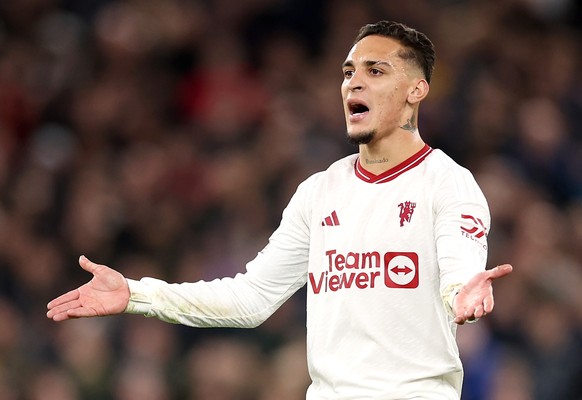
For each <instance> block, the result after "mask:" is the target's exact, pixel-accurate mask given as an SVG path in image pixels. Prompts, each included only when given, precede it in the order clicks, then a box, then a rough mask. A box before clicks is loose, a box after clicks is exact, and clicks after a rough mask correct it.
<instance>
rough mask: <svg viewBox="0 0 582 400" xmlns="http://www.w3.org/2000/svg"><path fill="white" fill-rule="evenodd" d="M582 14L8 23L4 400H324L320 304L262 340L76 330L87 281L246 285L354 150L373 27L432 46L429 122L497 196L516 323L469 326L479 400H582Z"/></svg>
mask: <svg viewBox="0 0 582 400" xmlns="http://www.w3.org/2000/svg"><path fill="white" fill-rule="evenodd" d="M579 3H580V2H575V1H572V0H560V1H549V0H546V1H544V0H504V1H498V2H490V1H486V0H479V1H470V2H469V1H451V0H413V1H412V0H411V1H408V2H386V1H380V0H367V1H361V2H350V1H335V2H332V1H329V0H328V1H325V0H318V1H305V0H304V1H289V0H245V1H240V2H228V1H224V0H210V1H197V0H192V1H183V0H167V1H164V2H158V1H153V0H149V1H148V0H145V1H137V2H135V1H129V0H120V1H111V0H95V1H90V2H86V1H85V2H74V1H64V2H57V1H46V0H37V1H24V2H23V1H4V2H0V398H1V399H6V400H17V399H30V400H40V399H51V400H52V399H62V400H69V399H71V400H76V399H83V400H87V399H89V400H91V399H99V400H108V399H122V400H132V399H137V398H139V399H152V400H168V399H197V400H201V399H213V400H219V399H232V400H239V399H240V400H245V399H261V400H266V399H274V398H276V399H282V400H295V399H301V398H304V395H305V389H306V387H307V385H308V376H307V374H306V362H305V343H304V338H305V333H304V329H305V328H304V310H305V304H304V301H305V299H304V298H302V297H301V296H302V295H304V293H303V292H300V293H298V294H297V295H296V296H295V297H293V298H292V299H291V300H290V301H289V302H288V303H287V304H285V305H284V306H283V307H282V308H281V309H280V310H279V311H278V312H277V313H276V314H275V315H274V316H273V317H272V318H271V319H270V320H269V321H267V322H266V323H265V324H263V325H262V326H260V327H258V328H257V329H254V330H251V331H245V332H241V331H237V330H214V331H210V332H209V331H204V330H202V331H200V330H192V329H186V328H184V327H179V326H173V325H165V324H163V323H160V322H158V321H153V320H146V319H138V318H135V319H134V318H127V319H115V318H114V319H111V320H86V321H73V322H70V323H67V324H64V325H59V326H56V325H54V324H51V323H50V321H47V320H46V319H45V317H44V312H43V310H44V304H45V303H46V301H47V300H48V299H50V298H52V297H53V296H54V294H55V293H60V292H62V290H64V289H67V288H70V287H74V286H76V285H77V284H78V283H79V282H80V281H84V280H85V279H86V277H85V276H84V274H83V271H80V269H79V268H77V267H76V259H77V257H78V256H79V255H80V254H87V255H88V256H90V257H92V258H94V259H95V260H96V261H98V262H103V263H106V264H110V265H112V266H117V267H118V268H119V269H120V270H122V271H123V272H124V274H126V275H127V276H130V277H131V276H133V277H139V276H142V275H151V276H158V277H161V278H163V279H166V280H170V281H183V280H197V279H211V278H214V277H218V276H223V275H234V274H235V273H237V272H238V271H241V270H242V269H243V267H244V263H245V262H246V261H248V260H250V259H251V258H253V257H254V254H255V253H256V251H258V250H259V249H261V248H262V247H263V245H264V244H265V243H266V241H267V236H268V235H269V233H270V232H271V231H272V230H273V229H274V228H275V225H276V224H277V223H278V222H279V218H280V213H281V211H282V208H283V207H284V206H285V204H286V203H287V201H288V200H289V198H290V196H291V194H292V192H293V191H294V190H295V188H296V185H297V184H298V183H299V182H300V181H301V180H303V179H304V178H305V177H306V176H307V175H309V174H311V173H313V172H315V171H317V170H321V169H323V168H326V167H327V165H328V164H329V163H330V162H331V161H333V160H335V159H337V158H339V157H341V156H342V155H344V154H347V153H348V152H353V151H355V149H352V148H350V147H349V146H348V145H347V144H346V143H345V140H344V136H345V133H344V119H343V113H342V109H341V102H340V96H339V85H340V82H341V68H340V66H341V62H342V61H343V59H344V57H345V53H346V51H347V50H348V48H349V45H350V41H351V38H353V36H354V34H355V33H356V32H355V31H356V29H357V28H358V27H359V26H361V25H362V24H364V23H366V22H372V21H375V20H378V19H397V20H402V21H403V22H406V23H409V24H411V25H413V26H416V27H418V28H419V29H421V30H422V31H426V32H427V33H428V34H429V36H431V37H433V38H435V44H436V48H437V54H438V57H437V66H436V71H435V79H434V84H433V85H432V87H431V94H430V98H429V100H428V102H427V103H426V106H425V108H423V109H421V116H420V124H421V125H422V126H423V128H422V131H423V132H424V134H425V135H426V140H427V142H428V143H429V144H431V145H432V146H433V147H441V148H443V149H444V150H445V151H446V152H447V153H448V154H451V155H452V156H453V157H454V158H455V159H456V160H457V161H458V162H460V163H462V164H464V165H466V166H467V167H469V168H470V169H471V170H472V171H473V172H475V175H476V177H477V180H478V181H479V183H480V185H481V187H482V188H483V191H484V192H485V194H486V197H487V198H488V201H489V205H490V207H491V210H492V217H493V221H492V230H491V233H490V236H489V246H490V261H489V264H490V265H492V266H493V265H495V264H497V263H500V262H505V261H509V262H511V263H512V264H513V265H514V267H515V271H514V273H513V276H512V277H511V278H510V279H509V280H508V281H506V282H500V284H499V285H498V286H496V287H495V290H496V302H497V308H496V312H495V313H494V314H492V315H491V316H489V317H487V318H486V319H485V320H483V321H480V322H479V323H478V324H476V325H470V326H463V327H461V328H460V329H459V335H458V341H459V347H460V351H461V356H462V358H463V361H464V363H465V368H466V381H465V388H464V395H463V399H464V400H521V399H523V400H526V399H527V400H529V399H535V400H546V399H548V400H550V399H551V400H576V399H582V385H581V384H580V379H579V377H580V376H582V365H581V362H580V360H582V357H581V352H582V336H581V335H582V311H581V310H582V292H581V291H580V290H579V288H580V286H581V285H582V247H581V246H580V243H582V133H581V132H582V117H581V116H582V95H581V93H582V77H581V75H580V73H579V71H580V70H581V68H582V53H581V52H580V51H579V50H580V49H581V48H582V36H581V35H582V32H581V27H582V7H581V6H580V4H579Z"/></svg>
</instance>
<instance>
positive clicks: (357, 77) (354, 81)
mask: <svg viewBox="0 0 582 400" xmlns="http://www.w3.org/2000/svg"><path fill="white" fill-rule="evenodd" d="M363 88H364V80H363V75H362V74H361V73H360V72H356V71H354V73H353V74H352V76H351V77H350V79H349V81H348V90H350V91H352V92H356V91H360V90H362V89H363Z"/></svg>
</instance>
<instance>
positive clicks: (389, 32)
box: [353, 21, 436, 83]
mask: <svg viewBox="0 0 582 400" xmlns="http://www.w3.org/2000/svg"><path fill="white" fill-rule="evenodd" d="M370 35H380V36H385V37H389V38H392V39H396V40H397V41H398V42H400V44H402V45H403V46H404V47H405V48H406V49H407V50H408V51H404V52H401V53H400V54H399V55H400V57H402V58H404V59H406V60H410V61H411V62H412V63H414V64H416V65H417V66H418V67H419V68H421V69H422V71H423V72H424V77H425V79H426V81H427V82H428V83H430V78H431V77H432V72H433V70H434V63H435V59H436V54H435V50H434V46H433V44H432V42H431V41H430V39H429V38H428V37H427V36H426V35H425V34H424V33H422V32H419V31H417V30H416V29H413V28H411V27H409V26H406V25H404V24H402V23H400V22H394V21H379V22H376V23H374V24H367V25H364V26H363V27H362V28H360V31H359V32H358V35H357V36H356V39H355V40H354V43H353V44H356V43H358V42H359V41H360V40H362V39H363V38H365V37H366V36H370Z"/></svg>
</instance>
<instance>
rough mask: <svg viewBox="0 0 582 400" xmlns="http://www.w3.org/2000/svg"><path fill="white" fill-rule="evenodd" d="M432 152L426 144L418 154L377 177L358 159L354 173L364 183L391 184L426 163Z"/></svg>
mask: <svg viewBox="0 0 582 400" xmlns="http://www.w3.org/2000/svg"><path fill="white" fill-rule="evenodd" d="M432 150H433V149H432V147H430V146H429V145H428V144H425V145H424V147H423V148H422V149H420V150H419V151H418V152H417V153H415V154H413V155H412V156H410V157H408V158H407V159H406V160H404V161H402V162H401V163H400V164H398V165H397V166H395V167H393V168H390V169H389V170H388V171H384V172H382V173H381V174H380V175H375V174H373V173H371V172H370V171H367V170H366V169H364V167H362V164H361V163H360V158H359V157H358V159H357V160H356V163H355V164H354V171H355V173H356V176H357V177H358V178H360V179H361V180H363V181H364V182H368V183H384V182H389V181H391V180H393V179H396V178H397V177H398V176H400V175H401V174H403V173H405V172H406V171H408V170H411V169H412V168H414V167H416V166H417V165H419V164H420V163H421V162H423V161H424V159H425V158H426V156H428V155H429V154H430V152H431V151H432Z"/></svg>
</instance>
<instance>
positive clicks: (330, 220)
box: [321, 210, 340, 226]
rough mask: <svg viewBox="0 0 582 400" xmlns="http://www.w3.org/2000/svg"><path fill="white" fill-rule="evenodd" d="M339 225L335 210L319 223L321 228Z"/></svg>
mask: <svg viewBox="0 0 582 400" xmlns="http://www.w3.org/2000/svg"><path fill="white" fill-rule="evenodd" d="M339 224H340V222H339V219H338V218H337V213H336V212H335V210H334V211H333V212H332V213H331V215H329V216H327V217H325V218H324V219H323V221H321V226H338V225H339Z"/></svg>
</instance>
